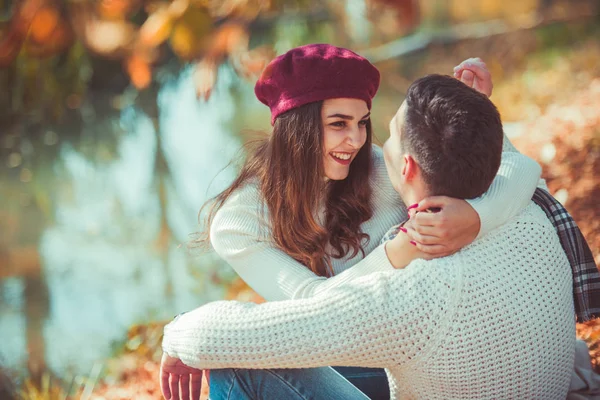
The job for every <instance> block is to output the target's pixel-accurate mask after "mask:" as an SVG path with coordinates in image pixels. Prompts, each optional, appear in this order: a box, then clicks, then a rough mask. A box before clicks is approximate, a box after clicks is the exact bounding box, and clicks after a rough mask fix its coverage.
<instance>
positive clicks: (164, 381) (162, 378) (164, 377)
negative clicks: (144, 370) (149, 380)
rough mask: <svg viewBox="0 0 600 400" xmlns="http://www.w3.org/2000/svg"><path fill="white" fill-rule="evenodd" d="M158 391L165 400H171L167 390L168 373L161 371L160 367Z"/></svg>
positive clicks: (169, 391)
mask: <svg viewBox="0 0 600 400" xmlns="http://www.w3.org/2000/svg"><path fill="white" fill-rule="evenodd" d="M160 391H161V392H162V395H163V397H164V398H165V399H166V400H170V399H171V389H170V388H169V373H168V372H165V371H163V369H162V366H161V367H160Z"/></svg>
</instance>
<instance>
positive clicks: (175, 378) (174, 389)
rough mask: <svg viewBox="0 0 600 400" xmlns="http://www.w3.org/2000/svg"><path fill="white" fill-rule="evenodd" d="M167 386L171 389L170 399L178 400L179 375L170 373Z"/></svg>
mask: <svg viewBox="0 0 600 400" xmlns="http://www.w3.org/2000/svg"><path fill="white" fill-rule="evenodd" d="M169 388H170V389H171V399H173V400H180V399H181V397H179V375H175V374H170V376H169Z"/></svg>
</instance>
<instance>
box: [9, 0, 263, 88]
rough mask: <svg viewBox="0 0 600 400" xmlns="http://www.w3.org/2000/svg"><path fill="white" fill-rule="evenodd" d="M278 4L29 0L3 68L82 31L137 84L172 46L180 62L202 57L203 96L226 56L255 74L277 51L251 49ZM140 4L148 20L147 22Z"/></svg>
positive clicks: (52, 49)
mask: <svg viewBox="0 0 600 400" xmlns="http://www.w3.org/2000/svg"><path fill="white" fill-rule="evenodd" d="M63 4H64V7H62V6H61V5H63ZM271 4H272V1H270V0H223V1H220V0H152V1H142V0H94V1H89V0H85V1H73V2H64V3H63V2H62V1H61V0H22V1H21V2H20V3H19V6H18V9H17V10H16V11H15V13H14V15H13V16H12V18H11V22H10V29H8V30H6V31H5V32H0V66H7V65H10V63H12V62H13V61H14V59H15V57H16V56H17V54H19V52H20V51H21V50H22V49H23V50H24V54H26V55H28V56H30V57H44V56H48V55H53V54H57V53H59V52H61V51H63V50H64V49H66V48H67V47H68V46H70V45H71V44H72V43H73V40H74V38H75V36H77V38H78V39H79V40H80V41H81V43H82V44H83V45H84V46H85V47H86V48H87V49H88V50H90V51H92V52H94V53H95V54H98V55H100V56H103V57H108V58H113V59H119V60H123V66H124V69H125V71H126V72H127V74H128V75H129V77H130V79H131V82H132V84H133V85H134V86H135V87H137V88H138V89H144V88H146V87H148V85H150V83H151V81H152V73H153V66H154V64H155V63H157V62H158V61H159V60H161V58H160V57H161V55H164V54H169V53H166V52H165V50H166V48H165V46H166V45H168V46H169V47H170V48H171V49H172V51H173V53H175V55H176V56H177V57H178V58H179V59H180V60H183V61H194V60H197V61H199V62H198V64H197V67H196V74H195V77H196V79H195V80H196V85H197V91H198V96H199V97H201V98H205V99H207V98H208V97H209V96H210V93H211V91H212V88H213V86H214V84H215V82H216V77H217V69H218V66H219V65H220V64H221V63H223V62H224V61H225V60H227V59H229V60H230V61H231V64H232V65H233V67H234V68H235V69H236V71H237V72H238V73H239V74H240V75H242V76H245V77H250V76H256V75H257V74H258V73H260V71H262V69H263V68H264V66H265V65H266V63H267V62H268V60H269V59H270V57H272V52H270V51H269V50H268V49H266V48H259V49H255V50H249V49H248V44H249V33H248V26H249V24H250V22H251V21H252V20H254V19H255V18H256V17H258V15H259V14H260V13H261V12H262V11H265V10H269V7H270V5H271ZM141 7H143V8H144V12H145V14H146V15H147V18H146V19H145V20H141V21H140V20H139V19H138V17H140V16H142V15H144V13H138V12H137V11H138V10H139V9H140V8H141ZM65 11H66V12H65ZM134 15H135V16H136V18H135V19H132V17H133V16H134Z"/></svg>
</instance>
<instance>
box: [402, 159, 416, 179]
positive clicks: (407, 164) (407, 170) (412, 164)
mask: <svg viewBox="0 0 600 400" xmlns="http://www.w3.org/2000/svg"><path fill="white" fill-rule="evenodd" d="M418 173H419V166H418V165H417V162H416V161H415V159H414V158H413V157H412V156H411V155H410V154H405V155H404V165H403V167H402V178H403V179H404V180H405V181H408V182H410V181H412V180H413V179H415V177H416V176H417V175H418Z"/></svg>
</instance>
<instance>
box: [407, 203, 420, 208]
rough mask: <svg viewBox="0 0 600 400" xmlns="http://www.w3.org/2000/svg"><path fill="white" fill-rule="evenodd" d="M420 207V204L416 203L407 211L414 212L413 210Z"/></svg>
mask: <svg viewBox="0 0 600 400" xmlns="http://www.w3.org/2000/svg"><path fill="white" fill-rule="evenodd" d="M417 207H419V203H415V204H413V205H412V206H410V207H408V208H407V210H412V209H413V208H417Z"/></svg>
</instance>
